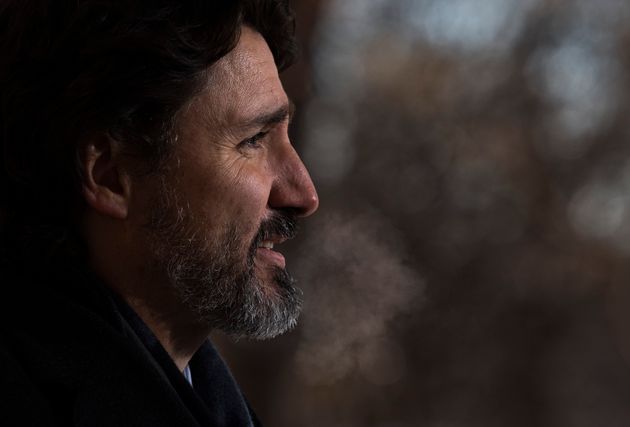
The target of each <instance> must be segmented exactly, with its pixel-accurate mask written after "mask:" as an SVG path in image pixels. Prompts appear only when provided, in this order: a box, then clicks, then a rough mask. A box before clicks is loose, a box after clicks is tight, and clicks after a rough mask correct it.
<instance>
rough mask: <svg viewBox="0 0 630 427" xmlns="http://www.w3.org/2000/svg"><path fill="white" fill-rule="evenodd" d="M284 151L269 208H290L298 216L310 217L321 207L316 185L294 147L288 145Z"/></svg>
mask: <svg viewBox="0 0 630 427" xmlns="http://www.w3.org/2000/svg"><path fill="white" fill-rule="evenodd" d="M282 151H283V155H281V156H280V158H279V159H278V162H277V164H276V165H275V166H276V171H277V174H276V177H275V180H274V182H273V185H272V187H271V193H270V194H269V207H270V208H272V209H283V208H290V209H293V210H294V211H295V212H296V213H297V214H298V216H302V217H306V216H309V215H311V214H313V213H314V212H315V211H316V210H317V208H318V206H319V198H318V196H317V191H316V190H315V185H314V184H313V181H312V180H311V177H310V175H309V174H308V171H307V170H306V166H304V163H302V160H301V159H300V156H298V154H297V152H296V151H295V149H294V148H293V146H292V145H290V144H286V145H284V149H283V150H282Z"/></svg>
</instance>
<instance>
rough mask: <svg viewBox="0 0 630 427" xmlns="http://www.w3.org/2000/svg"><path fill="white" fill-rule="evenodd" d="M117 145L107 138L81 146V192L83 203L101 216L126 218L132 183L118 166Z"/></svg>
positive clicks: (97, 139)
mask: <svg viewBox="0 0 630 427" xmlns="http://www.w3.org/2000/svg"><path fill="white" fill-rule="evenodd" d="M120 151H121V150H120V143H119V142H117V141H115V140H113V139H112V138H109V137H107V136H104V135H102V136H99V137H96V138H93V139H90V140H89V141H88V142H86V143H84V144H83V145H82V147H81V153H80V159H81V166H82V169H83V177H82V178H83V179H82V183H81V185H82V192H83V197H84V199H85V202H86V203H87V204H88V206H90V207H91V208H92V209H93V210H94V211H96V212H97V213H99V214H101V215H105V216H109V217H112V218H115V219H125V218H127V214H128V210H129V202H130V196H131V180H130V177H129V175H128V173H126V170H125V168H124V167H123V165H122V164H121V159H122V155H121V153H120Z"/></svg>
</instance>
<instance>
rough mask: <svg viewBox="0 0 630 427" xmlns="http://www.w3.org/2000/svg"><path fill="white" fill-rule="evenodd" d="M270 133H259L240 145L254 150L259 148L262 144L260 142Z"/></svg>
mask: <svg viewBox="0 0 630 427" xmlns="http://www.w3.org/2000/svg"><path fill="white" fill-rule="evenodd" d="M268 133H269V132H268V131H267V132H258V133H257V134H256V135H254V136H252V137H251V138H247V139H246V140H244V141H242V142H241V143H240V144H239V145H240V146H242V147H252V148H259V147H260V144H259V141H260V140H261V139H263V138H264V137H265V136H267V134H268Z"/></svg>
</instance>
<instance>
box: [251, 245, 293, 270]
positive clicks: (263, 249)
mask: <svg viewBox="0 0 630 427" xmlns="http://www.w3.org/2000/svg"><path fill="white" fill-rule="evenodd" d="M285 240H286V239H284V238H280V237H278V238H274V239H271V240H263V241H261V242H260V243H259V244H258V246H257V248H256V255H257V256H258V257H259V258H262V260H263V261H265V262H267V263H269V264H272V265H274V266H276V267H280V268H285V265H286V261H285V259H284V256H283V255H282V254H281V253H280V252H277V251H275V250H274V246H275V245H278V244H280V243H282V242H284V241H285Z"/></svg>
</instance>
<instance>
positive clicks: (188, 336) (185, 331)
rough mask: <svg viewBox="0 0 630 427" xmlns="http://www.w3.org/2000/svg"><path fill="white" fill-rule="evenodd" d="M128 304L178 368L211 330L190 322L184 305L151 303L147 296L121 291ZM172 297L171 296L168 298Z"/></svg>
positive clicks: (197, 348)
mask: <svg viewBox="0 0 630 427" xmlns="http://www.w3.org/2000/svg"><path fill="white" fill-rule="evenodd" d="M122 296H123V298H124V299H125V301H126V302H127V304H129V306H130V307H131V308H132V309H133V310H134V311H135V312H136V314H138V316H140V318H141V319H142V321H143V322H144V323H145V324H146V325H147V327H148V328H149V329H151V332H153V334H154V335H155V336H156V338H157V339H158V340H159V341H160V344H162V347H164V349H165V350H166V352H167V353H168V354H169V356H170V357H171V359H173V362H174V363H175V365H176V366H177V368H178V369H179V370H180V371H183V370H184V368H185V367H186V366H187V365H188V363H189V362H190V359H192V357H193V355H194V354H195V353H196V352H197V350H199V347H201V345H202V344H203V342H204V341H205V340H206V339H207V337H208V335H209V334H210V330H209V328H207V327H203V326H201V325H199V323H198V322H193V321H191V319H188V318H187V316H185V315H182V313H186V310H184V309H183V308H177V307H170V308H168V309H165V304H160V305H159V308H155V307H153V306H152V305H151V304H150V303H149V304H148V303H147V302H148V300H147V299H146V298H137V297H134V296H125V295H122ZM172 300H173V299H172V298H171V301H172Z"/></svg>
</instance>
